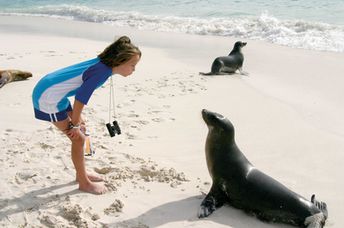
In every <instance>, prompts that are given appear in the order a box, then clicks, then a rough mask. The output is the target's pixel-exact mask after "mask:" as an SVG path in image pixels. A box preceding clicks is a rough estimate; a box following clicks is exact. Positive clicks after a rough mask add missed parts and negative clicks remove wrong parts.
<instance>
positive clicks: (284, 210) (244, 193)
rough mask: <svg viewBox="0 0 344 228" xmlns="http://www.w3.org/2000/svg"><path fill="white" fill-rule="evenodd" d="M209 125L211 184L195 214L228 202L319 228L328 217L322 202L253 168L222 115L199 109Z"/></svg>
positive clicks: (259, 214)
mask: <svg viewBox="0 0 344 228" xmlns="http://www.w3.org/2000/svg"><path fill="white" fill-rule="evenodd" d="M202 116H203V119H204V121H205V123H206V124H207V126H208V128H209V132H208V136H207V139H206V147H205V152H206V160H207V166H208V170H209V173H210V176H211V177H212V180H213V184H212V187H211V189H210V191H209V193H208V195H207V196H206V197H205V199H204V200H203V202H202V204H201V207H200V210H199V212H198V217H199V218H203V217H207V216H209V215H210V214H211V213H212V212H213V211H214V210H216V209H217V208H219V207H221V206H222V205H224V204H226V203H228V204H230V205H231V206H233V207H236V208H239V209H242V210H244V211H246V212H249V213H252V214H255V215H256V216H257V217H258V218H259V219H261V220H264V221H271V222H280V223H288V224H291V225H295V226H301V227H307V228H321V227H323V226H324V224H325V221H326V219H327V216H328V212H327V206H326V204H325V203H323V202H320V201H316V200H315V198H314V195H313V196H312V198H311V200H310V201H309V200H307V199H305V198H303V197H302V196H300V195H298V194H297V193H295V192H293V191H291V190H289V189H288V188H287V187H285V186H284V185H282V184H281V183H279V182H278V181H276V180H275V179H273V178H272V177H270V176H268V175H266V174H264V173H263V172H261V171H260V170H258V169H257V168H255V167H254V166H253V165H252V164H251V163H250V162H249V161H248V159H247V158H246V157H245V155H244V154H243V153H242V152H241V151H240V149H239V147H238V146H237V145H236V143H235V138H234V127H233V125H232V123H231V122H230V121H229V120H228V119H227V118H225V117H223V116H222V115H220V114H218V113H215V112H210V111H208V110H205V109H204V110H202Z"/></svg>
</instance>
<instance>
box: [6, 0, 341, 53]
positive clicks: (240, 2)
mask: <svg viewBox="0 0 344 228" xmlns="http://www.w3.org/2000/svg"><path fill="white" fill-rule="evenodd" d="M0 15H32V16H39V17H58V18H64V19H66V20H80V21H90V22H96V23H106V24H112V25H115V26H126V27H132V28H137V29H142V30H153V31H167V32H176V33H189V34H198V35H214V36H231V37H238V38H246V39H254V40H264V41H267V42H271V43H276V44H280V45H286V46H290V47H294V48H304V49H312V50H321V51H333V52H344V0H174V1H173V0H136V1H133V0H126V1H123V0H100V1H97V0H92V1H90V0H86V1H76V0H68V1H67V0H62V1H51V0H31V1H30V0H29V1H25V0H21V1H20V0H11V1H8V0H0Z"/></svg>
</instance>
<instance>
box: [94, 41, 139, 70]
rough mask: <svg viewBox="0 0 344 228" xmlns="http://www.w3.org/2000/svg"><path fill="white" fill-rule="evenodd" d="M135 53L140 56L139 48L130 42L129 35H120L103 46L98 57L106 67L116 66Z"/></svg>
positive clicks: (126, 60)
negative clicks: (106, 45)
mask: <svg viewBox="0 0 344 228" xmlns="http://www.w3.org/2000/svg"><path fill="white" fill-rule="evenodd" d="M135 55H139V57H140V58H141V51H140V49H139V48H138V47H136V46H135V45H134V44H132V43H131V41H130V39H129V37H127V36H122V37H120V38H119V39H117V40H116V41H115V42H113V43H112V44H110V45H109V46H108V47H107V48H105V49H104V51H103V52H102V53H100V54H99V55H98V57H99V58H100V61H101V62H102V63H104V64H105V65H107V66H108V67H116V66H119V65H121V64H123V63H126V62H128V61H129V60H130V59H131V58H132V57H133V56H135Z"/></svg>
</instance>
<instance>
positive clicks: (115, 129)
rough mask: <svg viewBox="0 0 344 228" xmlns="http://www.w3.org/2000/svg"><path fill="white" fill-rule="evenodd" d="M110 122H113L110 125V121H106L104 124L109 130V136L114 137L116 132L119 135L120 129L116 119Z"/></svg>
mask: <svg viewBox="0 0 344 228" xmlns="http://www.w3.org/2000/svg"><path fill="white" fill-rule="evenodd" d="M112 124H113V125H112V126H111V123H107V124H106V127H107V129H108V131H109V134H110V136H111V137H114V136H115V135H116V134H117V135H120V134H121V129H120V128H119V125H118V123H117V121H116V120H115V121H113V122H112Z"/></svg>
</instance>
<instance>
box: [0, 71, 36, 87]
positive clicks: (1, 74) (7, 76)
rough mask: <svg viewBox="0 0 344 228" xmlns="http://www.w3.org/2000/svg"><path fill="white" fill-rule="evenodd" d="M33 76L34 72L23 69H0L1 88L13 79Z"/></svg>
mask: <svg viewBox="0 0 344 228" xmlns="http://www.w3.org/2000/svg"><path fill="white" fill-rule="evenodd" d="M30 77H32V74H31V73H30V72H27V71H21V70H0V88H1V87H3V86H4V85H5V84H7V83H10V82H13V81H21V80H26V79H28V78H30Z"/></svg>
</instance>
